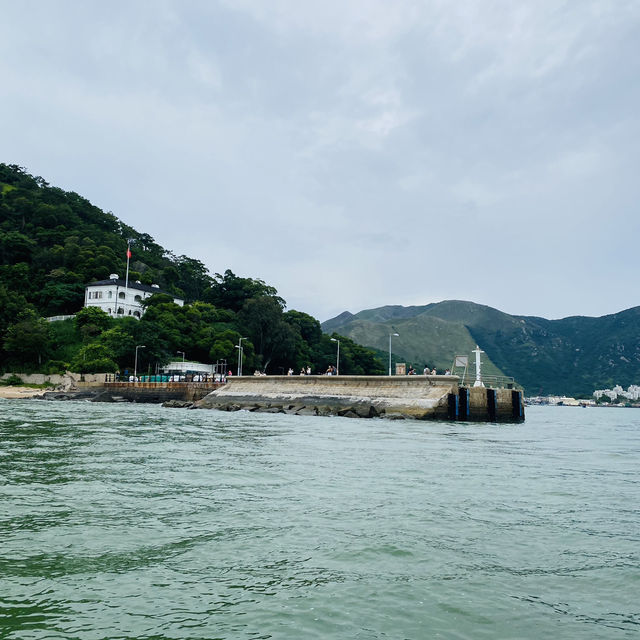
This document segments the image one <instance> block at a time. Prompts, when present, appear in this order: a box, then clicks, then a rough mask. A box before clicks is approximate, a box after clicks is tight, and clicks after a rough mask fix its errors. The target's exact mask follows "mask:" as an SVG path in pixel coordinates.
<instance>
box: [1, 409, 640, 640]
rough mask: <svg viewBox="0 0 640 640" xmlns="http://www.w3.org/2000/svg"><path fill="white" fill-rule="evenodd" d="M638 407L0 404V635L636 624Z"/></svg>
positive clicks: (458, 632) (541, 631)
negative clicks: (421, 414)
mask: <svg viewBox="0 0 640 640" xmlns="http://www.w3.org/2000/svg"><path fill="white" fill-rule="evenodd" d="M639 474H640V411H638V410H634V409H596V408H588V409H581V408H569V407H558V408H550V407H549V408H544V407H530V408H529V409H528V412H527V421H526V422H525V423H524V424H518V425H494V424H460V423H458V424H455V423H423V422H413V421H393V422H392V421H386V420H359V419H346V418H312V417H298V416H284V415H267V414H252V413H246V412H238V413H231V414H229V413H222V412H217V411H188V410H176V409H163V408H161V407H158V406H150V405H120V404H96V403H87V402H83V403H80V402H66V403H65V402H44V401H34V400H31V401H27V400H15V401H0V638H2V639H12V640H13V639H16V640H28V639H39V640H40V639H42V640H44V639H45V638H46V639H54V638H65V639H75V638H77V639H80V640H98V639H110V640H111V639H116V638H132V639H133V638H135V639H138V640H141V639H145V640H152V639H153V640H164V639H169V638H171V639H182V638H185V639H186V638H207V639H214V638H228V639H235V638H239V639H248V638H251V639H263V638H264V639H267V638H274V639H277V638H292V639H293V638H296V639H298V638H300V639H306V638H322V639H349V638H353V639H369V638H371V639H373V638H375V639H383V638H387V639H394V640H395V639H405V638H407V639H408V638H410V639H421V638H425V639H428V638H461V639H462V638H469V639H478V638H491V639H492V640H495V639H497V638H509V639H517V638H555V639H558V638H560V639H562V638H572V639H573V638H638V637H640V475H639Z"/></svg>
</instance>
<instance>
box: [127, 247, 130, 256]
mask: <svg viewBox="0 0 640 640" xmlns="http://www.w3.org/2000/svg"><path fill="white" fill-rule="evenodd" d="M130 257H131V249H129V248H128V247H127V258H130Z"/></svg>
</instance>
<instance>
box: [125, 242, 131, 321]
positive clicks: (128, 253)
mask: <svg viewBox="0 0 640 640" xmlns="http://www.w3.org/2000/svg"><path fill="white" fill-rule="evenodd" d="M130 258H131V240H127V275H126V277H125V281H124V306H125V307H126V306H127V303H128V300H129V260H130ZM124 315H127V314H126V309H125V314H124Z"/></svg>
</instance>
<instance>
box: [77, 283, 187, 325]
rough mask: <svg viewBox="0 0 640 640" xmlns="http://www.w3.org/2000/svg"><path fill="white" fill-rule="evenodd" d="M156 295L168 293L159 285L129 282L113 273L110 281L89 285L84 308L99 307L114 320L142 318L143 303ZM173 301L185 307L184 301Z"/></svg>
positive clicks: (175, 299) (86, 290)
mask: <svg viewBox="0 0 640 640" xmlns="http://www.w3.org/2000/svg"><path fill="white" fill-rule="evenodd" d="M154 293H167V292H166V291H162V290H161V289H160V287H159V286H158V285H157V284H152V285H147V284H142V283H141V282H140V281H138V280H136V281H135V282H129V284H128V286H127V283H126V281H125V280H123V279H122V278H119V277H118V274H117V273H112V274H111V275H110V276H109V280H99V281H98V282H92V283H90V284H88V285H87V286H86V288H85V290H84V306H85V307H98V308H99V309H102V310H103V311H104V312H105V313H108V314H109V315H110V316H111V317H113V318H123V317H124V316H133V317H134V318H140V317H141V316H142V314H143V313H144V307H143V306H142V301H143V300H145V299H146V298H149V297H151V296H152V295H153V294H154ZM167 295H170V296H171V297H172V298H173V301H174V302H175V303H176V304H177V305H180V306H181V307H182V306H183V305H184V300H181V299H180V298H175V297H173V295H172V294H170V293H169V294H167Z"/></svg>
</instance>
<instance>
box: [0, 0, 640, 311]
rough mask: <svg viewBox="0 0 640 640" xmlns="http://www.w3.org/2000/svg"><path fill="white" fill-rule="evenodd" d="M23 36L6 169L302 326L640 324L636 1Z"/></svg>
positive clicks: (639, 34)
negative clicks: (271, 292) (474, 310)
mask: <svg viewBox="0 0 640 640" xmlns="http://www.w3.org/2000/svg"><path fill="white" fill-rule="evenodd" d="M0 15H1V16H2V19H1V20H0V162H5V163H9V164H18V165H20V166H22V167H24V168H25V169H26V170H27V171H28V172H29V173H31V174H33V175H39V176H42V177H43V178H45V180H47V181H48V182H49V183H50V184H52V185H55V186H58V187H61V188H63V189H66V190H71V191H75V192H77V193H79V194H81V195H83V196H84V197H86V198H88V199H89V200H90V201H91V202H92V203H93V204H95V205H97V206H98V207H100V208H102V209H103V210H105V211H111V212H112V213H113V214H115V215H116V216H117V217H118V218H120V219H121V220H123V221H124V222H125V223H126V224H128V225H130V226H132V227H134V228H135V229H136V230H138V231H140V232H143V233H148V234H150V235H151V236H152V237H153V238H154V239H155V240H156V242H158V243H159V244H160V245H162V246H163V247H165V249H167V250H170V251H172V252H173V253H174V254H176V255H187V256H189V257H191V258H196V259H198V260H201V261H202V262H203V263H204V264H205V265H206V266H207V268H208V269H209V270H210V272H211V273H212V274H214V273H223V272H224V271H225V270H226V269H231V270H232V271H233V272H234V273H235V274H236V275H239V276H243V277H251V278H260V279H262V280H264V281H265V282H267V283H268V284H269V285H272V286H274V287H275V288H276V289H277V290H278V293H279V294H280V295H281V296H282V297H283V298H284V299H285V300H286V301H287V307H288V308H289V309H297V310H300V311H305V312H307V313H309V314H311V315H313V316H314V317H316V318H318V319H319V320H321V321H324V320H327V319H329V318H332V317H334V316H336V315H337V314H339V313H341V312H343V311H351V312H352V313H356V312H358V311H360V310H363V309H370V308H374V307H380V306H384V305H392V304H393V305H421V304H428V303H430V302H438V301H440V300H451V299H457V300H470V301H473V302H477V303H479V304H486V305H489V306H491V307H495V308H497V309H500V310H502V311H505V312H507V313H511V314H517V315H535V316H542V317H545V318H551V319H553V318H562V317H566V316H572V315H588V316H601V315H606V314H610V313H615V312H617V311H620V310H623V309H626V308H629V307H633V306H636V305H639V304H640V294H639V293H638V289H637V286H635V285H636V282H637V279H638V260H639V258H638V256H639V255H640V251H638V240H639V237H640V233H639V231H640V215H639V212H638V208H639V203H640V176H639V175H638V168H639V167H640V162H639V160H640V82H639V79H640V1H638V0H616V1H615V2H611V1H610V0H602V1H600V0H566V1H564V2H562V1H560V0H536V2H530V1H526V2H519V1H517V0H511V1H494V0H483V1H482V2H479V1H477V0H475V1H471V0H453V1H452V0H424V1H417V0H394V1H393V2H389V1H388V0H350V1H347V2H345V1H344V0H340V1H338V0H322V1H321V2H316V1H314V0H308V1H303V2H300V0H269V1H268V2H267V1H265V0H217V1H216V0H206V1H205V0H179V1H170V0H153V1H151V0H144V1H143V0H127V1H121V0H110V1H109V2H104V1H103V0H101V1H97V0H81V1H77V0H38V1H34V0H21V1H20V2H16V1H15V0H0ZM106 275H108V274H105V277H106Z"/></svg>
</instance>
